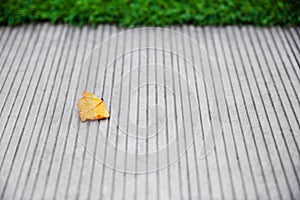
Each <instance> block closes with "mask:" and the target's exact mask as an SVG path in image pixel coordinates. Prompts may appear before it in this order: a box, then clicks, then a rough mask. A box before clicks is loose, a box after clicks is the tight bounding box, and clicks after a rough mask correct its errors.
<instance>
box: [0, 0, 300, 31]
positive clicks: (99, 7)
mask: <svg viewBox="0 0 300 200" xmlns="http://www.w3.org/2000/svg"><path fill="white" fill-rule="evenodd" d="M39 21H49V22H51V23H69V24H74V25H84V24H92V25H97V24H102V23H113V24H118V25H120V26H142V25H149V26H165V25H171V24H194V25H226V24H238V25H241V24H254V25H299V24H300V0H197V1H196V0H189V1H173V0H152V1H150V0H0V24H1V25H18V24H22V23H28V22H39Z"/></svg>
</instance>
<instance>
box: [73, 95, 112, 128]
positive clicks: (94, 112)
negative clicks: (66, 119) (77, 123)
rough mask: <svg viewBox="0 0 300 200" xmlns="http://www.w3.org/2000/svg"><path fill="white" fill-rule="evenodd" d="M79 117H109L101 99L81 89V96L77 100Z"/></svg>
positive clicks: (83, 119)
mask: <svg viewBox="0 0 300 200" xmlns="http://www.w3.org/2000/svg"><path fill="white" fill-rule="evenodd" d="M77 106H78V110H79V117H80V119H81V121H83V122H84V121H85V120H86V119H91V120H95V119H104V118H108V117H109V112H108V111H107V110H106V107H105V104H104V101H103V99H102V98H101V99H99V98H97V97H96V96H95V95H93V94H92V93H90V92H87V91H83V93H82V97H81V98H80V99H79V101H78V105H77Z"/></svg>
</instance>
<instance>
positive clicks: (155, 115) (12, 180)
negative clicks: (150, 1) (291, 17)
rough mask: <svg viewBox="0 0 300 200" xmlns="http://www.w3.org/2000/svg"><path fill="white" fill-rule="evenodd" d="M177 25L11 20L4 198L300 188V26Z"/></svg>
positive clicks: (2, 79) (5, 50)
mask: <svg viewBox="0 0 300 200" xmlns="http://www.w3.org/2000/svg"><path fill="white" fill-rule="evenodd" d="M171 29H172V30H170V29H168V30H167V29H160V28H156V29H155V28H154V29H152V28H144V29H134V30H132V29H126V30H125V29H119V28H116V27H115V26H109V25H102V26H99V27H97V28H96V29H94V28H91V27H83V28H77V27H71V26H67V25H56V26H54V25H49V24H37V25H23V26H19V27H16V28H11V27H1V28H0V66H1V69H0V87H1V88H0V89H1V90H0V97H1V101H0V109H1V113H0V199H5V200H9V199H300V151H299V145H300V124H299V120H300V104H299V103H300V101H299V96H300V92H299V91H300V72H299V61H300V28H299V27H290V28H282V27H272V28H254V27H252V26H245V27H241V28H239V27H230V26H229V27H223V28H217V27H205V28H199V27H193V26H184V27H171ZM123 31H125V32H123ZM117 33H119V34H117ZM181 33H183V35H182V34H181ZM111 36H113V37H112V38H110V37H111ZM108 38H110V39H108ZM107 39H108V40H107ZM103 41H104V42H103ZM99 44H101V45H99ZM92 50H93V51H92ZM83 90H88V91H90V92H93V93H95V95H96V96H98V97H103V98H104V100H105V103H106V106H107V108H108V110H109V111H110V113H111V118H110V119H108V120H101V121H87V122H85V123H83V122H81V121H80V119H79V117H78V114H77V101H78V99H79V98H80V96H81V93H82V92H83Z"/></svg>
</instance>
